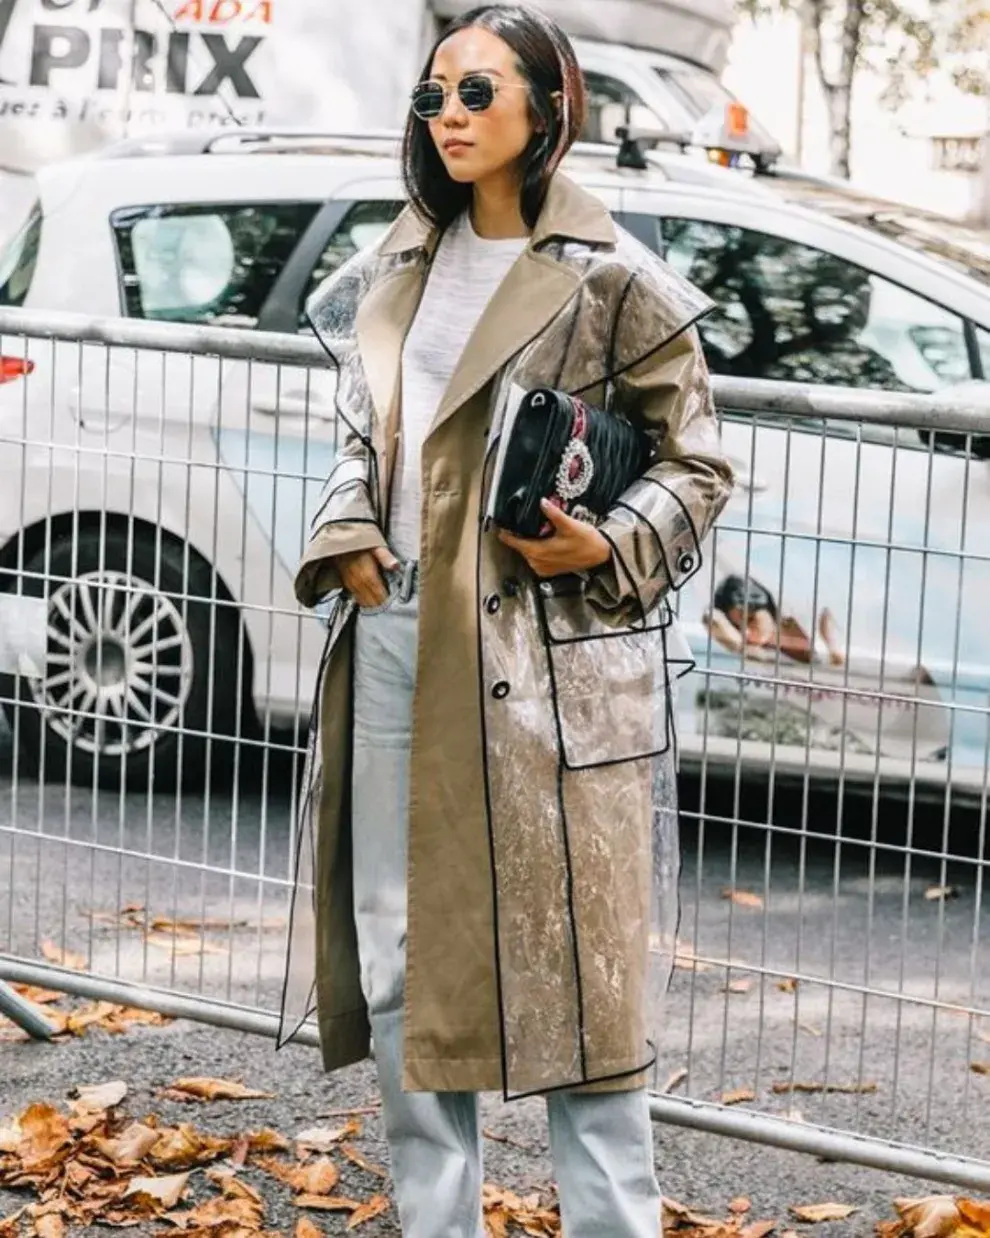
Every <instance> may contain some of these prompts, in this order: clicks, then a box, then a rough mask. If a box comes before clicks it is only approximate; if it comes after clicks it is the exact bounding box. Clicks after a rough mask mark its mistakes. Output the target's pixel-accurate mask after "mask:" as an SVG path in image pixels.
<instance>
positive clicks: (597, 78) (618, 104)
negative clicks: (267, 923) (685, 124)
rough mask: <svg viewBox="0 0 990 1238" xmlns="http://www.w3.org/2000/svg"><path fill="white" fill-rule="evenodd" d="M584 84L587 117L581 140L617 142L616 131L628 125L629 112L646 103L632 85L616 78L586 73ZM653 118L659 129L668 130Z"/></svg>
mask: <svg viewBox="0 0 990 1238" xmlns="http://www.w3.org/2000/svg"><path fill="white" fill-rule="evenodd" d="M584 81H585V85H586V86H587V89H588V116H587V119H586V120H585V122H584V128H583V129H582V130H581V140H582V141H583V142H615V140H616V137H615V131H616V129H617V128H619V127H620V126H621V125H623V124H624V123H625V119H626V109H627V108H633V107H639V108H642V107H645V106H646V104H645V103H644V102H643V100H642V98H641V97H640V96H639V95H638V94H637V93H636V91H635V90H633V89H632V87H631V86H627V85H626V83H625V82H623V81H620V80H619V78H617V77H609V76H607V75H606V74H604V73H593V72H591V71H589V70H585V74H584ZM651 110H652V109H651ZM653 115H654V117H655V121H656V128H658V129H667V128H669V126H668V125H667V124H666V122H665V121H663V120H662V119H661V118H660V117H659V116H657V115H656V113H655V112H654V113H653Z"/></svg>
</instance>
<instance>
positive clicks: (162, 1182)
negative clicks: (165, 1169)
mask: <svg viewBox="0 0 990 1238" xmlns="http://www.w3.org/2000/svg"><path fill="white" fill-rule="evenodd" d="M188 1181H189V1174H187V1173H185V1174H168V1175H167V1176H165V1177H161V1178H132V1179H131V1180H130V1182H129V1183H128V1184H127V1190H126V1191H125V1192H124V1198H125V1199H131V1198H136V1199H137V1200H138V1201H139V1202H144V1201H145V1200H147V1201H148V1202H150V1203H151V1204H152V1205H153V1206H155V1207H161V1208H162V1209H166V1210H167V1209H169V1208H174V1207H175V1205H176V1204H177V1203H178V1202H179V1200H180V1199H181V1198H182V1194H183V1192H184V1191H185V1189H186V1183H187V1182H188Z"/></svg>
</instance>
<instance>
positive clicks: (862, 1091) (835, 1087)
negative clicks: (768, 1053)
mask: <svg viewBox="0 0 990 1238" xmlns="http://www.w3.org/2000/svg"><path fill="white" fill-rule="evenodd" d="M770 1090H771V1091H772V1092H773V1093H774V1094H775V1095H776V1096H785V1095H787V1093H789V1092H807V1093H809V1094H811V1093H815V1092H836V1093H839V1094H841V1095H845V1096H857V1095H872V1094H873V1093H874V1092H876V1091H877V1085H876V1084H875V1083H815V1082H812V1083H796V1082H795V1083H774V1084H771V1087H770Z"/></svg>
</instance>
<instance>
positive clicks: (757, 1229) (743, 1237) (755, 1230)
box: [739, 1221, 777, 1238]
mask: <svg viewBox="0 0 990 1238" xmlns="http://www.w3.org/2000/svg"><path fill="white" fill-rule="evenodd" d="M776 1228H777V1222H776V1221H754V1222H753V1223H752V1224H751V1225H744V1226H743V1228H742V1229H741V1230H740V1231H739V1238H767V1235H768V1234H772V1233H773V1232H774V1230H775V1229H776Z"/></svg>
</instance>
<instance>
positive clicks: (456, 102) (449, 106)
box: [440, 89, 468, 125]
mask: <svg viewBox="0 0 990 1238" xmlns="http://www.w3.org/2000/svg"><path fill="white" fill-rule="evenodd" d="M467 118H468V111H467V108H466V107H465V106H464V104H463V103H462V102H461V96H460V95H459V94H458V93H457V90H456V89H454V90H451V91H450V92H449V93H448V95H447V98H446V99H445V100H444V103H443V111H442V112H441V113H440V119H441V120H442V121H444V122H445V123H453V124H456V125H463V124H464V122H465V121H466V120H467Z"/></svg>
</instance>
